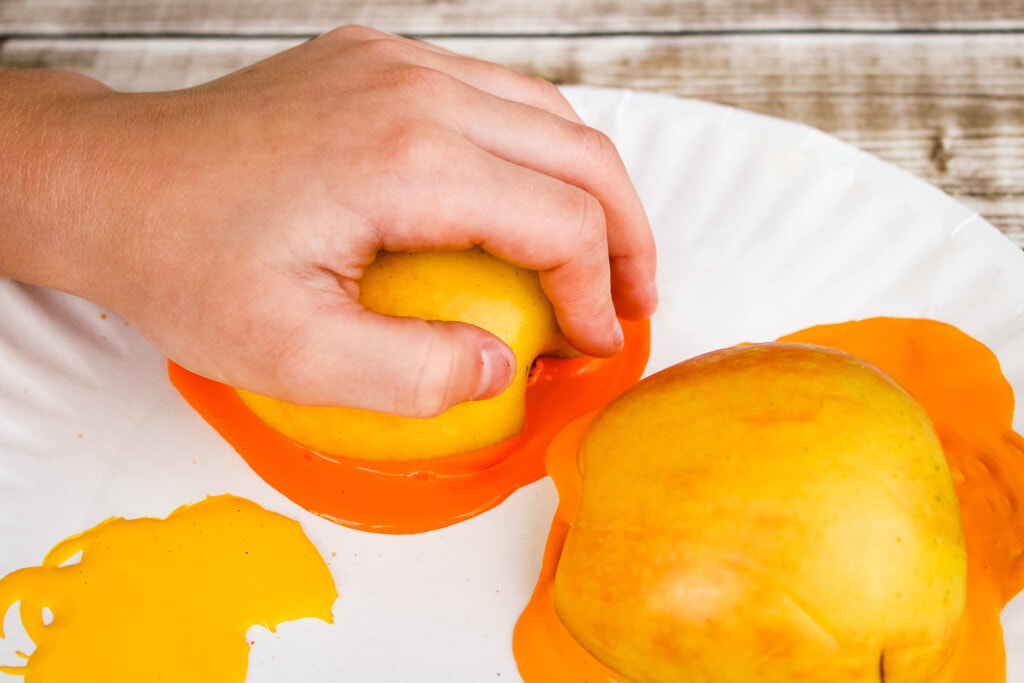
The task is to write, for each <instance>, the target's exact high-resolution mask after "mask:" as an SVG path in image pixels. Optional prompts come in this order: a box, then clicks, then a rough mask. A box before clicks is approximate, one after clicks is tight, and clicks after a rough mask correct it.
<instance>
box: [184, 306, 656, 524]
mask: <svg viewBox="0 0 1024 683" xmlns="http://www.w3.org/2000/svg"><path fill="white" fill-rule="evenodd" d="M622 326H623V331H624V332H625V346H624V348H623V350H622V351H621V352H620V353H619V354H618V355H616V356H614V357H612V358H592V357H588V356H584V357H581V358H570V359H556V358H538V359H537V364H536V367H535V368H534V370H533V372H532V373H531V378H530V383H529V385H528V387H527V391H526V423H525V426H524V428H523V431H522V432H521V433H520V434H519V435H518V436H516V437H513V438H512V439H509V440H507V441H504V442H502V443H500V444H497V445H496V446H492V447H490V448H484V449H480V450H476V451H471V452H467V453H461V454H458V455H453V456H450V457H447V458H439V459H435V460H426V461H417V462H394V463H387V462H379V461H367V460H355V459H350V458H345V457H344V455H343V454H340V455H339V454H323V453H318V452H316V451H313V450H311V449H308V448H306V447H304V446H301V445H299V444H297V443H295V442H293V441H292V440H290V439H288V438H287V437H285V436H283V435H281V434H280V433H278V432H276V431H274V430H273V429H271V428H270V427H268V426H267V425H266V424H265V423H263V422H262V421H261V420H260V419H259V418H257V417H256V416H255V414H253V413H252V412H251V411H250V410H249V409H248V408H247V407H246V406H245V404H244V403H242V401H241V399H239V398H238V395H237V394H236V393H235V392H234V390H232V389H231V388H230V387H228V386H226V385H224V384H220V383H218V382H213V381H211V380H208V379H206V378H203V377H200V376H198V375H195V374H193V373H191V372H189V371H187V370H185V369H184V368H181V367H180V366H178V365H176V364H174V363H169V364H168V373H169V376H170V379H171V383H172V384H173V385H174V386H175V387H176V388H177V389H178V391H179V392H180V393H181V395H182V396H183V397H184V398H185V400H186V401H188V403H189V404H190V405H191V406H192V407H193V408H194V409H195V410H196V411H197V412H198V413H199V414H200V415H201V416H202V417H203V418H204V419H205V420H206V421H207V422H208V423H209V424H210V425H211V426H212V427H213V428H214V429H216V430H217V432H219V433H220V435H221V436H222V437H223V438H224V439H225V440H226V441H227V442H228V443H230V444H231V445H232V446H233V447H234V449H235V450H236V451H238V453H239V454H240V455H241V456H242V458H243V459H244V460H245V461H246V462H247V463H248V464H249V466H250V467H251V468H252V469H253V470H254V471H255V472H256V473H257V474H258V475H260V477H262V478H263V480H264V481H266V482H267V483H268V484H270V485H271V486H273V487H274V488H275V489H277V490H278V491H280V492H281V493H283V494H284V495H285V496H287V497H288V498H290V499H291V500H292V501H294V502H295V503H297V504H299V505H301V506H302V507H303V508H305V509H306V510H309V511H310V512H313V513H314V514H317V515H320V516H321V517H325V518H327V519H330V520H332V521H334V522H337V523H339V524H343V525H345V526H349V527H353V528H357V529H362V530H365V531H374V532H379V533H392V534H406V533H418V532H423V531H430V530H432V529H439V528H442V527H445V526H448V525H450V524H454V523H456V522H459V521H462V520H465V519H468V518H470V517H473V516H475V515H478V514H480V513H481V512H484V511H486V510H489V509H491V508H493V507H494V506H496V505H497V504H499V503H500V502H502V501H503V500H505V499H506V498H507V497H508V496H510V495H511V494H512V493H513V492H515V491H516V490H517V489H519V488H521V487H522V486H525V485H527V484H530V483H532V482H534V481H537V480H538V479H540V478H541V477H543V476H544V475H545V474H546V470H545V468H544V454H545V453H546V451H547V447H548V444H549V443H550V441H551V439H552V438H554V436H555V434H557V433H558V431H559V430H560V429H561V428H562V427H563V426H565V425H566V424H567V423H568V422H569V421H571V420H572V419H574V418H575V417H577V416H579V415H581V414H583V413H585V412H587V411H589V410H593V409H595V408H598V407H600V406H603V405H605V404H606V403H608V402H609V401H611V400H612V399H613V398H614V397H615V396H618V395H619V394H620V393H622V392H623V391H624V390H625V389H627V388H628V387H630V386H632V385H633V384H634V383H635V382H636V381H637V379H639V378H640V376H641V374H643V370H644V368H645V367H646V365H647V357H648V354H649V352H650V324H649V322H648V321H639V322H636V321H628V320H623V321H622Z"/></svg>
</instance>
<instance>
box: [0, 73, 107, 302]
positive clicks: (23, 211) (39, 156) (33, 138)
mask: <svg viewBox="0 0 1024 683" xmlns="http://www.w3.org/2000/svg"><path fill="white" fill-rule="evenodd" d="M112 95H114V93H113V91H111V90H110V89H109V88H107V87H106V86H104V85H103V84H102V83H99V82H98V81H95V80H93V79H91V78H88V77H86V76H82V75H79V74H74V73H69V72H63V71H53V70H41V69H39V70H36V69H31V70H0V187H2V188H3V192H2V193H0V234H2V235H3V239H2V240H0V275H3V276H5V277H10V278H13V279H17V280H21V281H23V282H27V283H29V284H35V285H41V286H44V287H51V288H55V289H62V290H65V291H69V292H72V293H75V294H81V295H83V296H88V295H89V294H90V288H91V287H92V285H93V280H94V279H95V278H94V274H95V270H96V265H95V263H93V261H92V258H91V257H92V256H93V255H94V253H95V251H96V245H97V244H98V243H101V242H103V241H105V240H106V239H108V237H109V236H108V235H106V234H105V230H106V229H107V227H108V226H109V225H110V224H111V221H110V216H109V211H110V210H111V208H112V207H111V206H110V205H109V202H103V201H102V198H101V195H102V194H104V192H105V191H107V190H109V188H108V187H105V185H108V184H109V183H111V182H114V179H115V178H116V174H115V173H113V170H114V169H113V168H112V167H111V166H110V163H111V162H112V161H113V160H112V159H111V158H110V155H109V154H108V153H107V148H108V147H109V144H108V143H107V141H106V140H105V136H106V135H105V133H106V131H104V130H103V126H102V125H98V124H101V123H102V122H101V121H99V120H98V117H97V107H96V105H97V104H98V103H101V102H102V101H104V100H105V99H106V98H109V97H110V96H112Z"/></svg>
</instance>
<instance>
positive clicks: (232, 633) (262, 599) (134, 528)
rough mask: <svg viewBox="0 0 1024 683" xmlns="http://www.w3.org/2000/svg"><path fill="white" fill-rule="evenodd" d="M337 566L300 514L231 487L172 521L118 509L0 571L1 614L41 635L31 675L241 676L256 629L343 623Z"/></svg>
mask: <svg viewBox="0 0 1024 683" xmlns="http://www.w3.org/2000/svg"><path fill="white" fill-rule="evenodd" d="M337 597H338V593H337V590H336V588H335V585H334V580H333V578H332V577H331V574H330V571H329V570H328V569H327V565H326V564H325V563H324V561H323V559H322V558H321V557H320V554H319V553H318V552H317V550H316V548H315V547H314V546H313V544H312V542H311V541H309V539H308V538H306V536H305V534H303V532H302V528H301V527H300V526H299V524H298V522H296V521H294V520H291V519H288V518H286V517H283V516H281V515H278V514H275V513H272V512H268V511H266V510H264V509H263V508H261V507H259V506H258V505H256V504H255V503H253V502H251V501H248V500H245V499H243V498H237V497H235V496H230V495H224V496H216V497H210V498H207V499H206V500H204V501H202V502H199V503H196V504H194V505H187V506H183V507H181V508H178V509H177V510H175V511H174V512H173V513H171V514H170V515H169V516H168V517H167V519H166V520H162V519H155V518H141V519H131V520H127V519H123V518H112V519H108V520H107V521H105V522H102V523H101V524H99V525H97V526H96V527H94V528H92V529H90V530H88V531H85V532H83V533H81V534H78V535H76V536H72V537H70V538H68V539H66V540H64V541H62V542H61V543H59V544H57V545H56V546H55V547H54V548H53V549H52V550H51V551H50V552H49V553H47V555H46V557H45V559H44V560H43V563H42V565H41V566H38V567H27V568H25V569H19V570H17V571H15V572H12V573H11V574H8V575H7V576H6V577H4V578H3V579H0V638H3V637H4V632H3V628H2V624H3V622H2V618H3V615H4V614H6V613H7V611H8V610H9V609H10V608H11V606H12V605H14V604H15V603H16V602H19V601H20V610H19V615H20V618H21V623H22V625H23V627H24V629H25V632H26V634H27V635H28V636H29V638H31V639H32V642H33V643H35V651H34V652H33V653H31V654H30V655H25V654H23V653H20V652H19V653H16V654H17V655H18V656H20V657H21V658H22V659H24V660H25V662H24V664H22V665H20V666H0V671H3V672H4V673H8V674H13V675H16V676H23V677H24V679H25V683H68V681H76V682H77V683H106V682H107V681H110V680H115V679H116V680H119V681H157V680H161V681H189V682H190V683H233V682H237V683H242V682H243V681H245V677H246V670H247V668H248V663H249V646H250V642H249V641H248V640H246V631H247V630H248V629H249V627H251V626H253V625H260V626H263V627H266V628H268V629H270V630H271V631H273V630H274V629H275V628H276V627H277V625H278V624H280V623H281V622H284V621H291V620H295V619H300V618H304V617H312V618H317V619H322V620H324V621H326V622H328V623H330V622H331V621H332V620H333V615H332V611H331V610H332V606H333V604H334V601H335V599H336V598H337Z"/></svg>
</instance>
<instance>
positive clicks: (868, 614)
mask: <svg viewBox="0 0 1024 683" xmlns="http://www.w3.org/2000/svg"><path fill="white" fill-rule="evenodd" d="M578 458H579V467H580V471H581V474H582V493H581V498H580V503H579V508H578V512H577V515H576V518H575V521H574V522H573V524H572V527H571V529H570V531H569V533H568V536H567V538H566V542H565V546H564V548H563V552H562V555H561V558H560V561H559V564H558V569H557V574H556V578H555V586H554V601H555V609H556V612H557V614H558V616H559V618H560V619H561V621H562V623H563V624H564V625H565V627H566V629H567V630H568V631H569V632H570V633H571V634H572V635H573V637H574V638H575V639H576V640H577V641H578V642H579V643H580V644H581V645H583V646H584V647H585V648H586V649H587V650H588V651H589V652H590V653H591V654H593V655H594V656H595V657H596V658H597V659H598V660H600V661H601V662H603V663H604V664H605V665H606V666H608V667H609V668H611V669H613V670H614V671H617V672H619V673H621V674H622V675H623V676H625V677H626V678H628V679H629V680H630V681H634V682H636V683H645V682H650V681H681V682H685V683H811V682H814V683H868V682H873V683H928V682H929V681H931V680H932V679H933V677H934V676H935V675H936V674H937V672H939V671H940V670H941V669H942V668H943V667H944V666H945V665H946V664H947V661H948V660H949V658H950V656H951V653H952V652H953V650H954V647H955V644H956V643H957V640H958V637H959V632H958V629H959V628H960V627H961V623H962V616H963V612H964V603H965V591H966V571H967V570H966V553H965V548H964V537H963V530H962V524H961V519H960V510H959V506H958V503H957V498H956V496H955V493H954V488H953V482H952V477H951V474H950V470H949V467H948V466H947V464H946V461H945V459H944V456H943V451H942V447H941V445H940V443H939V441H938V438H937V437H936V435H935V432H934V429H933V427H932V425H931V422H930V421H929V419H928V417H927V415H926V414H925V412H924V411H923V409H922V408H921V407H920V406H919V405H918V404H917V402H915V401H914V400H913V398H911V396H910V395H909V394H908V393H906V392H905V391H904V390H903V389H902V388H901V387H900V386H899V385H897V384H896V383H895V382H894V381H892V380H891V379H890V378H889V377H888V376H887V375H885V374H884V373H882V372H881V371H880V370H878V369H876V368H875V367H874V366H871V365H869V364H867V363H866V362H864V361H862V360H860V359H858V358H856V357H854V356H851V355H849V354H846V353H843V352H840V351H835V350H832V349H825V348H823V347H818V346H812V345H807V344H792V343H766V344H750V345H740V346H736V347H733V348H730V349H725V350H721V351H716V352H712V353H709V354H705V355H703V356H699V357H697V358H694V359H691V360H688V361H685V362H682V363H680V364H678V365H675V366H673V367H671V368H668V369H666V370H664V371H662V372H659V373H657V374H655V375H652V376H651V377H648V378H647V379H645V380H644V381H642V382H641V383H639V384H637V385H635V386H634V387H633V388H632V389H630V390H628V391H627V392H626V393H625V394H623V395H622V396H620V397H619V398H618V399H617V400H616V401H614V402H613V403H612V404H610V405H609V406H608V407H606V408H605V409H604V410H603V411H602V412H600V413H599V414H598V416H597V417H596V419H595V420H594V422H593V424H592V426H591V427H590V429H589V431H588V432H587V434H586V436H585V437H584V439H583V442H582V443H581V446H580V450H579V455H578Z"/></svg>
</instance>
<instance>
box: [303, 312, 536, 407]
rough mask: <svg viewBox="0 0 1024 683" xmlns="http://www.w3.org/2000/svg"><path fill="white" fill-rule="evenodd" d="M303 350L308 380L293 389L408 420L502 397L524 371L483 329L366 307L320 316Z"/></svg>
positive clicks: (315, 400)
mask: <svg viewBox="0 0 1024 683" xmlns="http://www.w3.org/2000/svg"><path fill="white" fill-rule="evenodd" d="M301 348H302V349H303V353H302V354H301V355H302V357H303V360H302V363H303V364H304V365H305V366H306V369H304V370H300V371H299V373H300V374H303V375H306V377H305V379H303V380H301V382H302V383H301V384H293V385H292V386H304V387H305V388H306V389H308V392H304V394H306V396H307V398H309V399H312V400H311V401H309V402H313V403H316V404H319V405H334V406H348V407H353V408H366V409H370V410H376V411H380V412H386V413H391V414H394V415H402V416H406V417H433V416H435V415H438V414H440V413H442V412H444V411H445V410H447V409H448V408H450V407H452V406H453V405H455V404H457V403H461V402H463V401H468V400H473V399H484V398H490V397H492V396H496V395H497V394H499V393H501V392H502V391H504V389H505V388H506V387H507V386H508V385H509V383H511V381H512V378H513V377H514V376H515V372H516V358H515V354H514V353H513V352H512V350H511V349H510V348H509V347H508V346H507V345H506V344H505V343H504V342H502V341H501V340H500V339H499V338H498V337H496V336H494V335H493V334H491V333H490V332H487V331H486V330H483V329H481V328H479V327H475V326H473V325H469V324H466V323H459V322H439V321H426V320H421V319H419V318H400V317H392V316H386V315H381V314H378V313H373V312H371V311H367V310H365V309H357V310H351V309H350V310H348V311H347V312H346V313H344V314H339V315H335V316H323V317H321V318H319V319H318V322H317V324H316V325H315V326H314V327H313V328H312V329H309V330H308V331H307V335H306V338H305V339H304V340H303V344H302V347H301ZM307 373H309V374H307Z"/></svg>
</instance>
